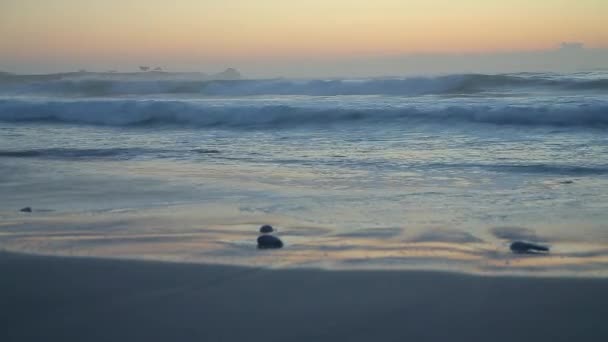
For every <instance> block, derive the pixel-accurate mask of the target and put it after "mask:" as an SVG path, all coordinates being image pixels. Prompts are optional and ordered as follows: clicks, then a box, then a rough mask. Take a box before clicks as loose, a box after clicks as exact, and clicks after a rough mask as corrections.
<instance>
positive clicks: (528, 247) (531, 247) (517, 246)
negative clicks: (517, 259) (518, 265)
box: [511, 241, 549, 254]
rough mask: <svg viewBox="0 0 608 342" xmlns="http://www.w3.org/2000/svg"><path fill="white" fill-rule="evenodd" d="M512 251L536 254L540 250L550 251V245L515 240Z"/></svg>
mask: <svg viewBox="0 0 608 342" xmlns="http://www.w3.org/2000/svg"><path fill="white" fill-rule="evenodd" d="M511 251H512V252H513V253H527V254H534V253H539V252H548V251H549V247H546V246H542V245H537V244H534V243H530V242H524V241H515V242H513V243H512V244H511Z"/></svg>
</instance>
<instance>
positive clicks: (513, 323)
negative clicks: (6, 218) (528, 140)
mask: <svg viewBox="0 0 608 342" xmlns="http://www.w3.org/2000/svg"><path fill="white" fill-rule="evenodd" d="M0 274H2V277H1V278H0V293H2V295H0V305H1V306H2V307H3V308H4V310H2V311H1V312H2V314H0V322H1V323H0V325H1V328H2V329H0V339H1V340H3V341H39V340H47V341H53V340H57V341H85V340H86V341H109V340H115V341H122V340H129V341H167V340H174V341H241V340H247V341H370V340H371V341H373V340H379V341H404V340H410V341H445V340H457V341H460V340H469V341H482V340H483V341H513V340H519V341H532V340H534V341H571V340H581V341H605V340H607V339H608V326H606V325H605V324H603V318H604V317H606V315H608V296H606V293H608V292H607V291H608V279H600V278H536V277H523V276H521V277H520V276H478V275H470V274H459V273H450V272H438V271H386V270H374V271H364V270H360V271H352V270H341V271H333V270H316V269H299V268H298V269H269V268H264V267H258V268H252V267H240V266H221V265H205V264H189V263H174V262H162V261H161V262H158V261H148V260H145V261H135V260H117V259H99V258H93V257H63V256H39V255H27V254H17V253H10V252H0Z"/></svg>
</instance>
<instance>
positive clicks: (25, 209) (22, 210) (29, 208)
mask: <svg viewBox="0 0 608 342" xmlns="http://www.w3.org/2000/svg"><path fill="white" fill-rule="evenodd" d="M19 211H20V212H22V213H31V212H32V208H31V207H25V208H21V209H19Z"/></svg>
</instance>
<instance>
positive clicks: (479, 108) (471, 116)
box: [0, 99, 608, 128]
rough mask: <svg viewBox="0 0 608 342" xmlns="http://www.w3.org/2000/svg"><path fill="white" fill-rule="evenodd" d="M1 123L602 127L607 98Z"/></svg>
mask: <svg viewBox="0 0 608 342" xmlns="http://www.w3.org/2000/svg"><path fill="white" fill-rule="evenodd" d="M0 121H4V122H28V121H31V122H56V123H72V124H89V125H105V126H144V125H159V126H162V125H186V126H196V127H225V128H247V127H268V128H273V127H284V128H290V127H300V126H332V125H343V124H412V123H417V122H422V123H445V122H456V123H457V122H464V123H486V124H495V125H526V126H582V127H607V126H608V101H604V100H595V101H583V102H581V101H578V102H577V101H570V100H565V101H561V102H560V101H553V102H542V103H535V102H524V103H510V102H500V101H498V102H496V101H494V102H491V101H490V102H488V101H483V102H470V101H459V102H458V101H456V102H454V101H448V102H424V103H420V102H418V103H417V102H412V103H410V102H408V101H401V102H397V103H391V104H386V103H384V102H375V101H366V102H363V103H356V104H354V105H353V104H352V103H350V102H348V101H343V102H340V101H330V102H322V101H321V102H319V101H312V102H306V101H304V102H302V101H299V102H298V101H296V102H290V101H283V102H278V103H273V102H265V101H261V102H260V101H258V102H256V101H224V102H215V101H195V100H183V101H180V100H142V99H113V100H91V99H88V100H20V99H4V100H0Z"/></svg>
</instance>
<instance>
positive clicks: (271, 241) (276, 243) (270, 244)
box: [258, 235, 283, 249]
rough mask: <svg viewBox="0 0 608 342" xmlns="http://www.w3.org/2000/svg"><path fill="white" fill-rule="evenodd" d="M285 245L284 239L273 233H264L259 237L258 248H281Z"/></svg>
mask: <svg viewBox="0 0 608 342" xmlns="http://www.w3.org/2000/svg"><path fill="white" fill-rule="evenodd" d="M281 247H283V241H281V239H279V238H278V237H276V236H273V235H262V236H260V237H258V248H260V249H269V248H281Z"/></svg>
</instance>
